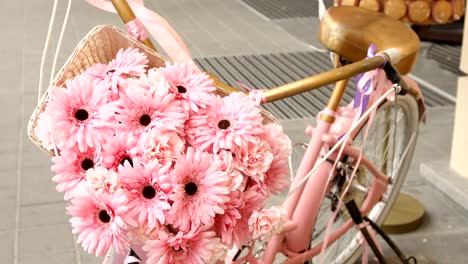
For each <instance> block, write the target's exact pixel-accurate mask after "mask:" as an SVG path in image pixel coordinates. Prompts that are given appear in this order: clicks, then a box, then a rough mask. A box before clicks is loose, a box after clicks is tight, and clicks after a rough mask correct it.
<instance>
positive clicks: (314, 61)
mask: <svg viewBox="0 0 468 264" xmlns="http://www.w3.org/2000/svg"><path fill="white" fill-rule="evenodd" d="M196 62H197V64H198V65H199V66H200V68H202V69H203V70H205V71H209V72H212V73H214V74H216V75H217V76H218V77H219V78H220V79H221V80H223V81H224V82H226V83H228V84H230V85H232V86H234V87H239V86H238V85H237V83H242V84H244V85H246V86H248V87H250V88H252V89H266V88H271V87H276V86H279V85H283V84H286V83H288V82H292V81H296V80H300V79H303V78H305V77H308V76H311V75H314V74H317V73H320V72H325V71H327V70H329V69H331V62H330V59H329V57H328V53H318V52H293V53H280V54H266V55H248V56H233V57H213V58H200V59H196ZM332 87H333V86H331V85H330V86H326V87H323V88H321V89H318V90H314V91H310V92H306V93H303V94H300V95H296V96H292V97H290V98H286V99H283V100H280V101H275V102H271V103H268V104H265V105H264V107H265V109H267V110H268V111H270V112H271V113H272V114H274V115H275V116H276V117H277V118H278V119H283V120H284V119H296V118H304V117H312V116H316V115H317V114H318V112H319V111H321V110H322V109H323V108H324V107H325V105H326V103H327V102H328V97H329V96H330V94H331V90H332ZM355 87H356V85H355V83H354V81H351V82H350V88H348V89H347V90H346V92H345V95H344V103H349V102H351V100H352V99H353V98H354V90H355ZM421 89H422V90H423V94H424V97H425V102H426V104H427V105H428V106H444V105H453V103H452V102H451V101H449V100H446V99H444V98H443V97H441V96H439V95H437V94H436V93H434V92H432V91H430V90H427V89H424V87H421Z"/></svg>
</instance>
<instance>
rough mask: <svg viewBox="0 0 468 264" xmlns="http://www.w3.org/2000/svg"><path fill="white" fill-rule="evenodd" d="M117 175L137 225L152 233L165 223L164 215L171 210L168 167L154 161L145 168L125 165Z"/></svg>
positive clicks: (137, 164) (136, 165)
mask: <svg viewBox="0 0 468 264" xmlns="http://www.w3.org/2000/svg"><path fill="white" fill-rule="evenodd" d="M119 173H120V177H121V181H122V185H123V187H124V188H125V189H126V190H127V191H128V197H129V199H130V202H129V207H130V208H131V211H132V212H133V214H134V215H137V220H138V223H139V225H140V226H142V225H147V226H148V229H149V230H151V229H154V228H158V227H160V226H161V225H163V224H165V222H166V212H167V211H168V210H169V209H171V206H170V204H169V201H168V195H167V193H168V192H169V191H170V189H171V185H170V183H169V174H170V167H169V166H162V165H161V164H159V163H157V161H156V162H151V163H147V164H145V165H144V166H142V165H140V164H139V163H135V164H134V165H133V167H132V166H130V164H129V163H125V164H124V166H121V167H119Z"/></svg>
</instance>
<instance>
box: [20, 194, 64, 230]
mask: <svg viewBox="0 0 468 264" xmlns="http://www.w3.org/2000/svg"><path fill="white" fill-rule="evenodd" d="M65 207H66V202H65V201H63V199H62V201H58V202H52V203H32V204H28V205H21V208H20V221H19V225H18V227H19V229H31V228H39V227H40V228H43V227H48V226H56V225H59V224H68V223H69V222H68V220H69V219H70V216H69V215H67V214H66V210H65Z"/></svg>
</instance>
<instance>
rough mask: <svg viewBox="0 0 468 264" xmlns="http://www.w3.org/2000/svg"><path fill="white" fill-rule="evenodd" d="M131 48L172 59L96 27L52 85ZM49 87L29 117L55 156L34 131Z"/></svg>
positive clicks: (158, 59) (152, 61) (155, 62)
mask: <svg viewBox="0 0 468 264" xmlns="http://www.w3.org/2000/svg"><path fill="white" fill-rule="evenodd" d="M128 47H132V48H138V49H139V51H140V52H142V53H144V54H146V56H147V58H148V61H149V62H148V68H158V67H162V66H165V61H170V60H168V59H167V58H164V57H163V56H161V55H160V54H159V53H157V52H155V51H153V50H151V49H149V48H147V47H146V46H145V45H143V44H142V43H141V42H139V41H138V40H136V39H135V38H133V37H132V36H131V35H129V34H128V33H126V32H124V31H122V30H120V29H119V28H117V27H115V26H111V25H102V26H97V27H95V28H93V29H92V30H91V31H90V32H89V33H88V34H87V35H86V36H85V37H84V38H83V39H82V40H81V41H80V43H79V44H78V46H77V47H76V48H75V50H74V52H73V53H72V55H71V56H70V58H69V59H68V60H67V62H66V63H65V65H64V66H63V67H62V69H61V70H60V71H59V72H58V73H57V75H56V77H55V79H54V81H53V82H52V85H51V87H54V86H57V87H63V86H64V84H65V81H66V80H68V79H73V78H75V77H76V76H78V75H80V74H82V73H83V72H84V71H85V70H86V69H87V68H89V67H91V66H93V65H95V64H97V63H103V64H107V63H108V62H109V61H111V60H113V59H114V58H115V57H116V54H117V52H118V51H119V50H120V49H122V48H123V49H126V48H128ZM49 89H50V87H49V88H48V90H47V91H46V92H45V94H44V95H43V96H42V98H41V100H40V102H39V103H38V105H37V107H36V108H35V110H34V112H33V114H32V116H31V119H30V120H29V124H28V136H29V138H30V139H31V141H32V142H33V143H34V144H35V145H36V146H38V147H39V148H40V149H42V150H44V151H46V152H48V153H49V154H50V155H54V152H53V151H49V150H47V149H45V148H44V147H43V146H42V143H41V142H40V141H39V139H38V138H37V137H36V135H35V134H34V129H35V127H36V126H37V121H38V118H39V115H40V114H41V113H42V112H43V111H44V109H45V106H46V103H47V100H48V95H49ZM217 93H218V94H220V95H226V94H225V93H224V92H223V91H222V90H221V89H220V88H218V89H217ZM262 115H263V118H264V123H272V122H274V123H278V121H277V120H276V118H275V117H274V116H273V115H272V114H270V113H269V112H267V111H265V110H263V109H262Z"/></svg>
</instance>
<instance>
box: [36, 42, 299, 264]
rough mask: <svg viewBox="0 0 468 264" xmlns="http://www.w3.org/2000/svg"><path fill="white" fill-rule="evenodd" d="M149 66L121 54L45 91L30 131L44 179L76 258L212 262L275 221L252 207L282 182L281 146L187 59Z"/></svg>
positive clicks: (249, 110)
mask: <svg viewBox="0 0 468 264" xmlns="http://www.w3.org/2000/svg"><path fill="white" fill-rule="evenodd" d="M148 61H149V60H148V57H147V55H146V54H145V53H141V52H140V51H139V49H135V48H127V49H120V50H119V51H118V52H117V55H116V56H115V58H114V59H113V60H110V61H109V62H108V63H97V64H94V65H91V66H90V67H88V68H87V69H86V70H85V71H84V72H82V73H81V74H78V75H76V76H74V77H73V78H70V79H68V80H66V82H64V85H63V87H58V86H55V87H51V88H50V90H49V95H48V97H47V100H46V103H45V105H44V107H43V110H42V111H41V113H40V115H38V119H37V124H36V125H35V127H34V130H33V132H34V135H35V137H37V139H38V140H39V141H40V143H41V145H42V147H43V148H45V149H47V150H50V151H53V152H55V155H54V157H53V158H52V161H53V166H52V171H53V172H54V173H55V176H54V177H53V181H54V182H56V183H57V191H59V192H64V195H65V199H66V200H67V201H68V202H69V205H68V207H67V212H68V214H70V215H71V219H70V223H71V225H72V228H73V233H75V234H77V235H78V242H79V243H81V245H82V246H83V248H84V249H85V250H86V251H87V252H89V253H90V254H95V255H98V256H103V255H106V254H107V253H108V252H109V251H110V250H111V249H112V250H115V251H116V252H118V253H120V254H127V253H128V252H129V251H130V248H131V247H132V246H133V245H138V246H139V247H141V248H142V249H143V250H144V251H145V254H146V256H145V257H146V258H147V263H182V262H186V263H208V262H215V261H217V260H221V259H222V258H223V256H224V255H225V254H224V252H225V250H227V249H228V248H231V247H233V246H237V247H238V248H240V247H241V246H243V245H245V244H247V243H248V242H249V241H251V240H252V239H253V238H257V237H262V238H264V237H266V236H267V234H266V233H268V232H267V231H266V230H265V228H267V227H269V226H270V225H271V223H276V222H278V221H279V220H278V219H279V218H277V219H276V220H275V219H274V218H275V217H272V218H268V217H269V215H271V214H272V213H269V214H264V215H261V212H260V210H261V209H262V207H263V202H264V201H265V199H267V198H268V197H269V196H270V195H271V194H278V193H279V192H281V191H283V190H285V189H286V188H287V186H288V178H287V175H288V172H289V171H288V162H287V158H288V155H289V154H290V151H291V150H290V141H289V139H288V137H287V136H286V135H285V134H284V133H283V132H282V129H281V127H280V126H279V125H278V124H276V123H274V122H268V120H266V119H265V118H264V116H263V115H262V110H261V109H260V108H259V107H258V103H257V102H255V101H254V100H252V99H251V98H249V97H248V96H247V95H245V94H243V93H233V94H230V95H227V96H224V97H221V96H220V95H219V93H217V89H216V87H215V86H213V82H212V80H211V79H210V78H209V77H208V76H207V75H206V74H204V73H200V72H199V71H198V70H197V69H196V68H194V67H193V66H192V65H190V64H183V63H166V65H165V66H163V67H159V68H151V67H150V66H149V65H148ZM278 214H279V213H278ZM278 214H276V215H278ZM252 215H253V218H252V219H250V218H251V216H252ZM249 219H250V227H249ZM276 226H278V225H276ZM276 229H277V228H276ZM256 230H257V231H258V230H260V231H258V232H257V231H256ZM255 233H258V234H255Z"/></svg>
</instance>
